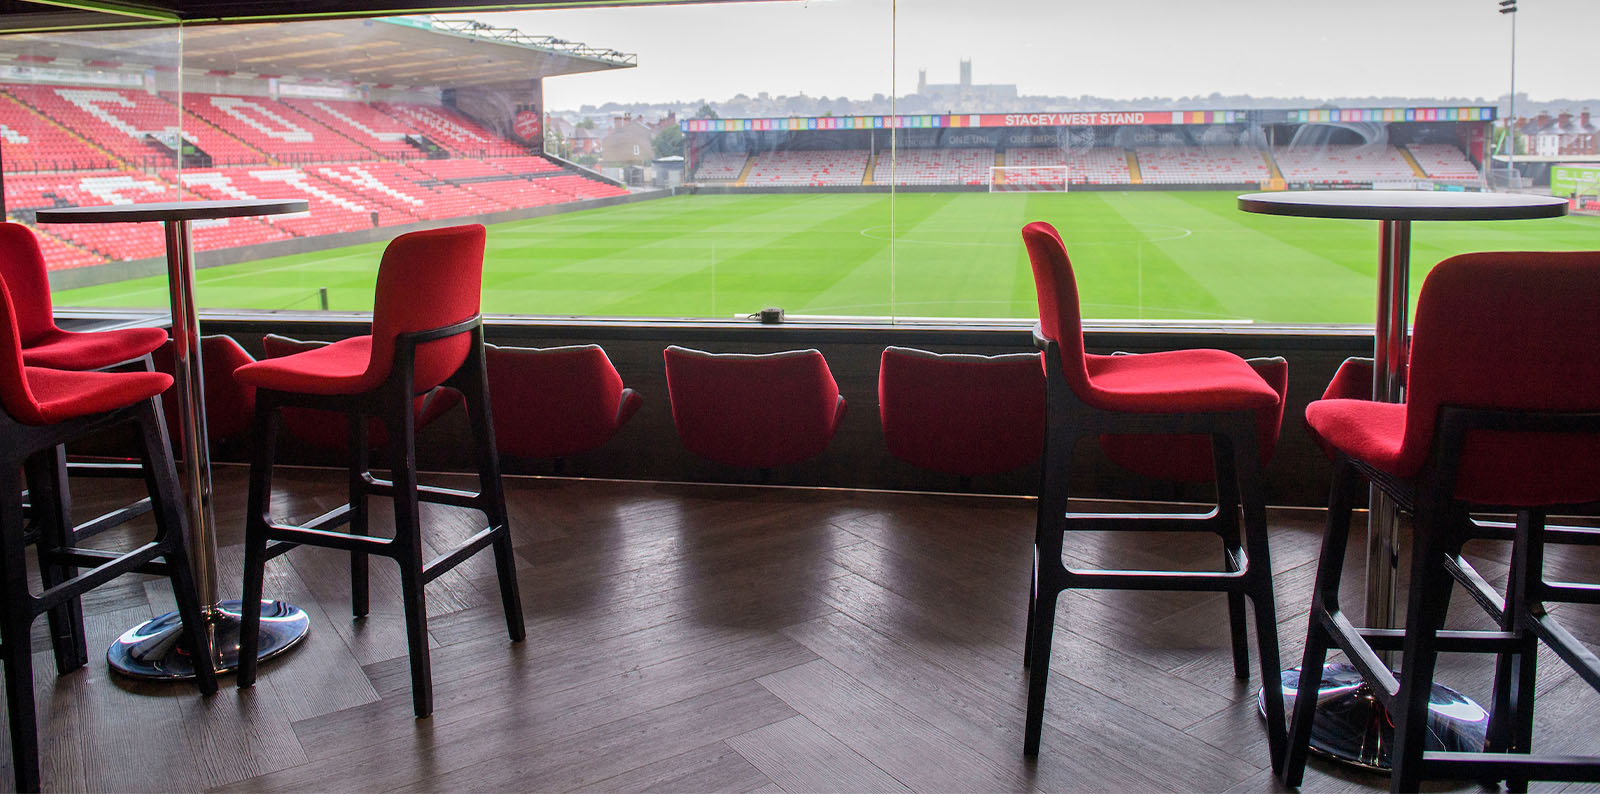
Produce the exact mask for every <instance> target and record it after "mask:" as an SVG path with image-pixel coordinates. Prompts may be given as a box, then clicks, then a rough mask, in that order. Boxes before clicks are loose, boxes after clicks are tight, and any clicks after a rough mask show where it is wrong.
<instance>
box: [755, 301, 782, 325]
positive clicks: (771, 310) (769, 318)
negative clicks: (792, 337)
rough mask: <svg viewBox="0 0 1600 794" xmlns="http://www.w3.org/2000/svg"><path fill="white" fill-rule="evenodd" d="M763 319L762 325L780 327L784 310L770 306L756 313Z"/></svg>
mask: <svg viewBox="0 0 1600 794" xmlns="http://www.w3.org/2000/svg"><path fill="white" fill-rule="evenodd" d="M756 316H757V317H759V318H761V324H762V325H778V324H779V323H782V322H783V309H781V308H779V307H777V306H768V307H767V308H765V309H762V310H761V311H759V312H757V313H756Z"/></svg>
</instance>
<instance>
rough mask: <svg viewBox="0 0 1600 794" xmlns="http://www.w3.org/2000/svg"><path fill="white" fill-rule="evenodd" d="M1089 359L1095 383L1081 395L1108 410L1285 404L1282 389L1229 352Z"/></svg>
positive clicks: (1243, 407)
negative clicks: (1274, 387) (1281, 397)
mask: <svg viewBox="0 0 1600 794" xmlns="http://www.w3.org/2000/svg"><path fill="white" fill-rule="evenodd" d="M1085 361H1086V363H1087V365H1088V371H1089V385H1088V390H1087V392H1086V393H1081V394H1079V395H1078V396H1079V397H1080V398H1081V399H1082V400H1083V401H1084V402H1086V403H1088V404H1089V405H1092V406H1094V407H1096V408H1099V409H1101V410H1105V411H1121V412H1125V413H1204V412H1211V411H1253V410H1256V409H1258V408H1271V407H1273V406H1274V405H1276V404H1277V403H1278V402H1279V399H1278V393H1277V392H1275V391H1273V389H1272V387H1271V386H1269V385H1267V382H1266V381H1264V380H1262V379H1261V376H1260V375H1257V374H1256V371H1255V370H1254V369H1251V367H1250V365H1249V364H1248V363H1247V362H1246V361H1245V360H1244V359H1242V358H1240V357H1238V356H1236V355H1234V354H1232V353H1229V352H1226V351H1223V350H1172V351H1167V352H1162V353H1144V354H1141V355H1136V356H1097V355H1087V356H1085Z"/></svg>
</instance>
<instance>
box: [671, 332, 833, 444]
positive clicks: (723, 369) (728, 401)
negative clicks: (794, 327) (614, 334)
mask: <svg viewBox="0 0 1600 794" xmlns="http://www.w3.org/2000/svg"><path fill="white" fill-rule="evenodd" d="M663 355H664V357H665V359H666V368H667V394H668V397H669V398H670V399H671V401H672V422H673V424H674V425H675V426H676V427H677V429H678V437H679V438H680V439H681V440H682V441H683V445H684V447H686V448H688V450H689V451H690V452H693V453H695V454H697V455H700V456H702V457H705V458H709V459H711V460H714V461H717V462H718V463H726V464H728V465H730V466H746V467H750V468H769V467H772V466H782V465H787V464H790V463H799V462H800V461H803V460H808V459H810V458H813V457H816V456H817V455H820V454H822V450H823V449H825V448H826V447H827V446H828V441H829V440H830V439H832V438H833V432H834V430H836V429H838V426H839V421H840V419H842V418H843V416H844V401H843V400H842V399H841V398H840V397H839V386H838V384H836V383H835V382H834V380H833V373H831V372H829V371H828V362H827V361H826V360H824V359H823V357H822V353H821V352H820V351H817V350H791V351H786V352H782V353H768V354H765V355H752V354H746V353H706V352H703V351H700V350H690V349H688V348H683V347H678V346H677V345H673V346H672V347H669V348H667V349H666V351H665V352H664V354H663Z"/></svg>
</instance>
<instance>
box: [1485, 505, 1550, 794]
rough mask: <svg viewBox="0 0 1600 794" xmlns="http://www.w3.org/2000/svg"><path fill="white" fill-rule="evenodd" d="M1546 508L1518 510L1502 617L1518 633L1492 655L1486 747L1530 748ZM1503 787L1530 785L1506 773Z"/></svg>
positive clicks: (1507, 750) (1518, 789)
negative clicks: (1535, 609) (1535, 589)
mask: <svg viewBox="0 0 1600 794" xmlns="http://www.w3.org/2000/svg"><path fill="white" fill-rule="evenodd" d="M1543 528H1544V511H1542V510H1523V511H1521V512H1519V513H1517V527H1516V535H1515V538H1514V540H1513V542H1512V546H1511V580H1510V586H1508V587H1507V588H1506V591H1507V592H1506V608H1505V612H1504V613H1502V616H1501V619H1500V629H1501V630H1502V631H1515V632H1517V633H1518V634H1519V635H1520V642H1519V643H1518V646H1519V647H1518V649H1517V650H1516V651H1515V652H1512V653H1502V654H1499V655H1497V656H1496V658H1495V669H1494V707H1493V709H1492V710H1491V711H1490V713H1489V730H1488V747H1487V749H1488V750H1490V751H1491V752H1502V753H1531V752H1533V697H1534V689H1535V684H1536V680H1535V679H1536V672H1537V663H1538V659H1539V638H1538V635H1536V634H1534V633H1533V631H1532V630H1531V628H1530V627H1529V626H1528V620H1529V617H1528V616H1529V609H1530V606H1531V605H1530V604H1529V595H1530V593H1529V591H1530V588H1531V586H1532V585H1533V583H1535V582H1537V581H1538V580H1539V579H1540V577H1542V576H1543V570H1544V542H1543V538H1542V537H1541V536H1542V535H1543ZM1506 788H1507V789H1509V790H1510V791H1513V792H1525V791H1527V790H1528V781H1527V779H1525V778H1509V779H1507V780H1506Z"/></svg>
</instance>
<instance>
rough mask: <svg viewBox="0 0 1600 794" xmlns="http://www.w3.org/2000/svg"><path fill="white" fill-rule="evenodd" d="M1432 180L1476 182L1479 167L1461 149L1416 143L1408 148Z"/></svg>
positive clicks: (1439, 144) (1443, 145)
mask: <svg viewBox="0 0 1600 794" xmlns="http://www.w3.org/2000/svg"><path fill="white" fill-rule="evenodd" d="M1406 149H1407V150H1409V151H1410V152H1411V157H1412V159H1414V160H1416V161H1417V165H1420V166H1422V170H1423V172H1424V173H1426V174H1427V175H1428V177H1429V178H1430V179H1443V180H1448V181H1451V182H1476V181H1478V179H1479V178H1480V176H1481V175H1480V174H1479V173H1478V167H1477V166H1475V165H1473V164H1472V161H1470V160H1468V159H1467V156H1466V155H1465V154H1463V153H1462V152H1461V150H1460V149H1458V148H1456V147H1455V146H1452V145H1451V144H1448V143H1414V144H1411V145H1410V146H1407V147H1406Z"/></svg>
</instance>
